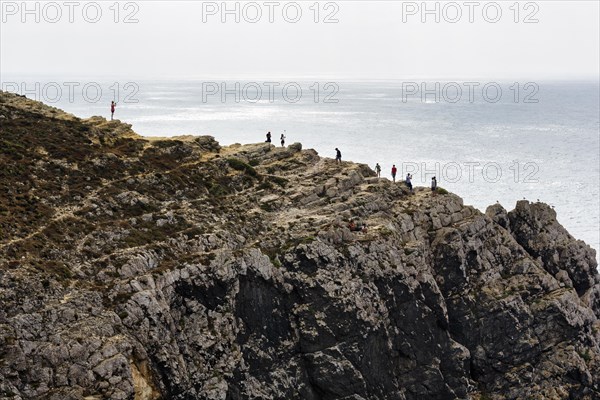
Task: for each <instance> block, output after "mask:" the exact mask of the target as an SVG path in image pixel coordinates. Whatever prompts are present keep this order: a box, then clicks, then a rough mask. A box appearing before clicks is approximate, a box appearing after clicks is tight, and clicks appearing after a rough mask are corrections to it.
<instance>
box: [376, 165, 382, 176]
mask: <svg viewBox="0 0 600 400" xmlns="http://www.w3.org/2000/svg"><path fill="white" fill-rule="evenodd" d="M375 172H377V177H378V178H381V166H380V165H379V163H377V165H375Z"/></svg>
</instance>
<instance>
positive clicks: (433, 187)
mask: <svg viewBox="0 0 600 400" xmlns="http://www.w3.org/2000/svg"><path fill="white" fill-rule="evenodd" d="M431 192H432V193H433V195H434V196H435V193H436V192H437V178H436V177H435V176H434V177H433V178H431Z"/></svg>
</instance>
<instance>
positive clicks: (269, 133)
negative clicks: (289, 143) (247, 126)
mask: <svg viewBox="0 0 600 400" xmlns="http://www.w3.org/2000/svg"><path fill="white" fill-rule="evenodd" d="M284 132H285V131H284ZM279 140H280V141H281V147H284V146H285V134H283V133H282V134H281V137H280V138H279ZM265 143H271V132H267V140H265Z"/></svg>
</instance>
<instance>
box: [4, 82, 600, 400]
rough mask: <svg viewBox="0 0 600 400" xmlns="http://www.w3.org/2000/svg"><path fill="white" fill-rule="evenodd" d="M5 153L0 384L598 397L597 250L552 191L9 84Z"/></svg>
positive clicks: (44, 392)
mask: <svg viewBox="0 0 600 400" xmlns="http://www.w3.org/2000/svg"><path fill="white" fill-rule="evenodd" d="M0 165H2V168H0V304H1V307H0V398H2V399H57V400H58V399H60V400H64V399H135V400H139V399H227V400H237V399H293V398H297V399H313V400H329V399H346V400H350V399H352V400H361V399H365V400H366V399H398V400H401V399H406V400H409V399H481V400H483V399H525V398H527V399H600V320H599V318H600V278H599V277H598V273H597V263H596V258H595V252H594V250H593V249H591V248H590V247H589V246H587V245H586V244H585V243H583V242H581V241H578V240H576V239H574V238H573V237H572V236H571V235H569V233H568V232H567V231H566V230H565V229H564V228H563V227H562V226H561V225H560V224H559V223H558V222H557V220H556V214H555V212H554V211H553V210H552V209H551V208H549V207H548V206H547V205H545V204H542V203H530V202H528V201H520V202H518V203H517V205H516V208H515V209H514V210H513V211H506V210H505V209H504V208H503V207H502V206H500V205H494V206H491V207H489V208H488V210H487V211H486V212H485V213H481V212H479V211H478V210H476V209H474V208H472V207H469V206H465V205H464V204H463V201H462V199H461V198H459V197H458V196H455V195H453V194H449V193H443V194H438V195H437V196H432V194H431V193H430V191H428V190H425V189H419V188H417V190H416V192H415V194H412V195H411V194H410V193H408V191H407V190H406V189H405V188H404V186H403V185H401V184H393V183H391V182H389V181H388V180H386V179H378V178H376V177H375V176H374V173H373V171H371V169H370V168H368V167H367V166H365V165H360V164H355V163H349V162H343V163H342V164H336V163H335V162H334V160H331V159H326V158H321V157H319V156H318V155H317V153H316V152H315V151H313V150H302V147H301V145H300V144H293V145H291V146H288V147H286V148H276V147H274V146H271V145H268V144H266V143H261V144H250V145H233V146H229V147H221V146H220V145H219V144H218V143H217V142H216V141H215V140H214V139H213V138H211V137H180V138H173V139H168V140H167V139H164V140H162V139H161V140H150V139H148V138H143V137H141V136H138V135H136V134H135V133H134V132H133V131H131V126H129V125H127V124H123V123H121V122H119V121H106V120H104V119H103V118H99V117H94V118H90V119H79V118H77V117H75V116H72V115H70V114H66V113H64V112H62V111H60V110H57V109H54V108H51V107H48V106H45V105H43V104H40V103H37V102H34V101H31V100H28V99H25V98H23V97H20V96H16V95H12V94H8V93H4V92H0ZM350 221H353V222H355V223H360V224H366V230H364V231H355V230H351V229H349V224H350Z"/></svg>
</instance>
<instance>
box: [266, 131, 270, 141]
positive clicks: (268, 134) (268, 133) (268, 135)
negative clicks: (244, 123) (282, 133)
mask: <svg viewBox="0 0 600 400" xmlns="http://www.w3.org/2000/svg"><path fill="white" fill-rule="evenodd" d="M265 142H266V143H271V132H267V140H265Z"/></svg>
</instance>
